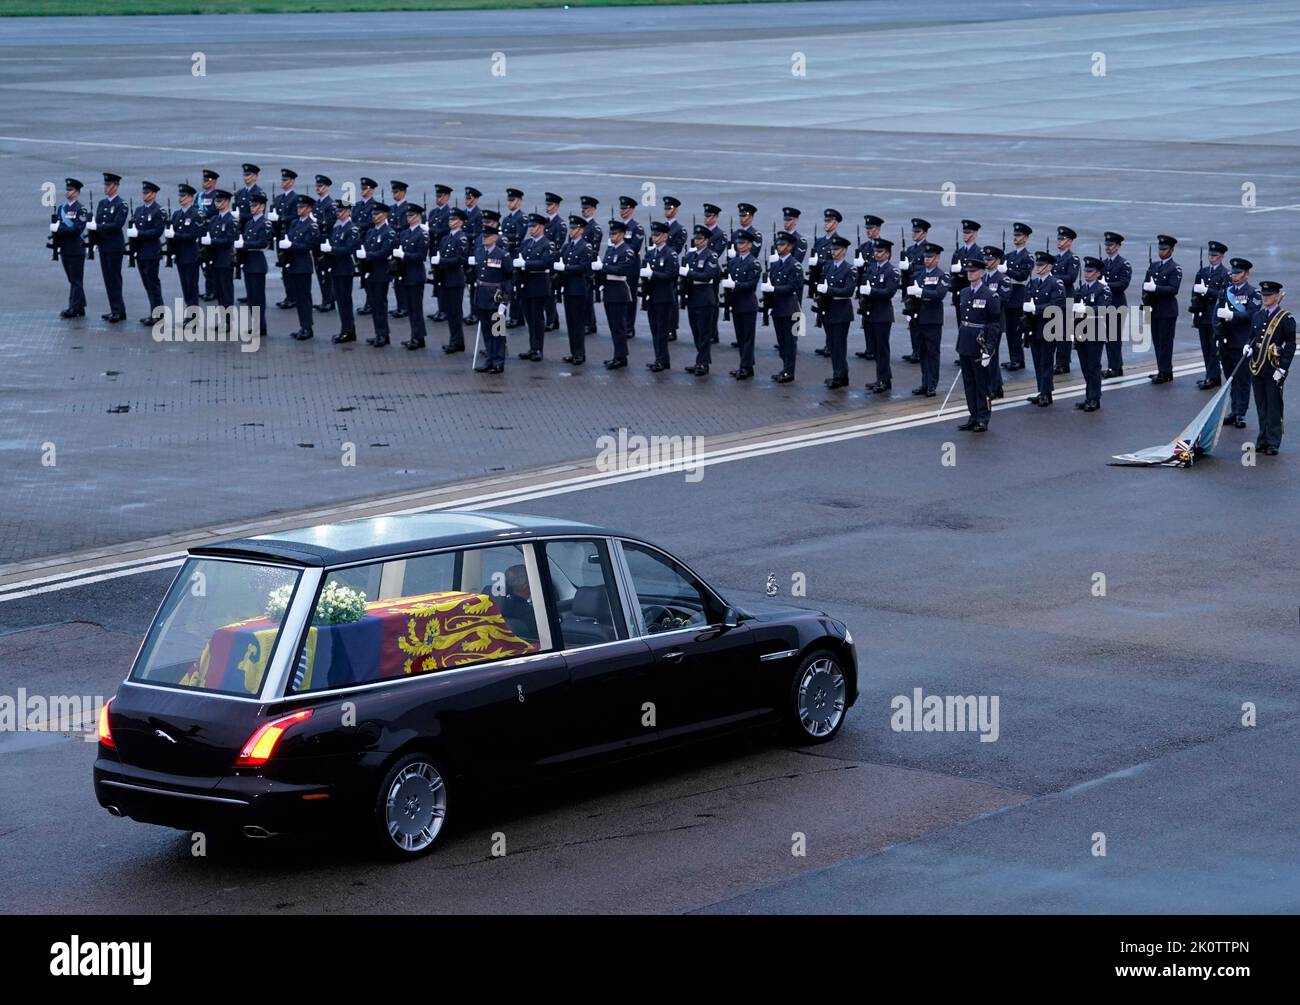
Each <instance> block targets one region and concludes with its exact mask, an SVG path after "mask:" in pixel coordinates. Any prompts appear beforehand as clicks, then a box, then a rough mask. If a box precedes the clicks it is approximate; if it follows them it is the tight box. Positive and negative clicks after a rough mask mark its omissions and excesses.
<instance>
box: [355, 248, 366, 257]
mask: <svg viewBox="0 0 1300 1005" xmlns="http://www.w3.org/2000/svg"><path fill="white" fill-rule="evenodd" d="M357 257H358V258H365V257H366V249H365V248H358V249H357Z"/></svg>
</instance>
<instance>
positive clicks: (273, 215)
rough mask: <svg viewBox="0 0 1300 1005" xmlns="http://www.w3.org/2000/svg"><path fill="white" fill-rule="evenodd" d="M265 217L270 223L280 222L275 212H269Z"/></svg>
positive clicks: (278, 215)
mask: <svg viewBox="0 0 1300 1005" xmlns="http://www.w3.org/2000/svg"><path fill="white" fill-rule="evenodd" d="M266 217H267V219H268V220H270V221H271V222H272V223H279V222H280V214H279V213H277V212H276V211H275V210H271V212H269V213H267V214H266Z"/></svg>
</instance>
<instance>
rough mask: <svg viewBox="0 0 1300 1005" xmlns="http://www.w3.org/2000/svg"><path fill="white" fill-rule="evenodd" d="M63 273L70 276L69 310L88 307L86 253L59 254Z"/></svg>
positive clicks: (81, 309) (79, 309)
mask: <svg viewBox="0 0 1300 1005" xmlns="http://www.w3.org/2000/svg"><path fill="white" fill-rule="evenodd" d="M59 261H60V262H62V263H63V274H64V275H65V276H67V278H68V310H70V311H84V310H85V309H86V286H85V277H86V258H85V256H84V255H63V254H60V255H59Z"/></svg>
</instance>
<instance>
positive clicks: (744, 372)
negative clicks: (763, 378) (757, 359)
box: [727, 366, 754, 380]
mask: <svg viewBox="0 0 1300 1005" xmlns="http://www.w3.org/2000/svg"><path fill="white" fill-rule="evenodd" d="M727 375H728V376H729V377H735V378H736V379H737V380H749V378H750V377H752V376H754V371H753V370H750V369H748V368H747V367H743V366H742V367H739V368H737V369H735V370H728V371H727Z"/></svg>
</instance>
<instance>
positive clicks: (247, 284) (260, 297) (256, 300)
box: [244, 272, 266, 335]
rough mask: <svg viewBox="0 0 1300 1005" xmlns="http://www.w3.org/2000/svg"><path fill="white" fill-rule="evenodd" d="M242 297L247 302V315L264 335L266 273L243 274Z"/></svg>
mask: <svg viewBox="0 0 1300 1005" xmlns="http://www.w3.org/2000/svg"><path fill="white" fill-rule="evenodd" d="M244 296H245V297H246V298H247V300H248V310H249V313H250V314H251V315H252V316H253V318H254V319H255V323H256V324H257V326H258V330H259V331H260V332H261V333H262V334H263V335H265V334H266V273H265V272H245V273H244Z"/></svg>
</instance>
